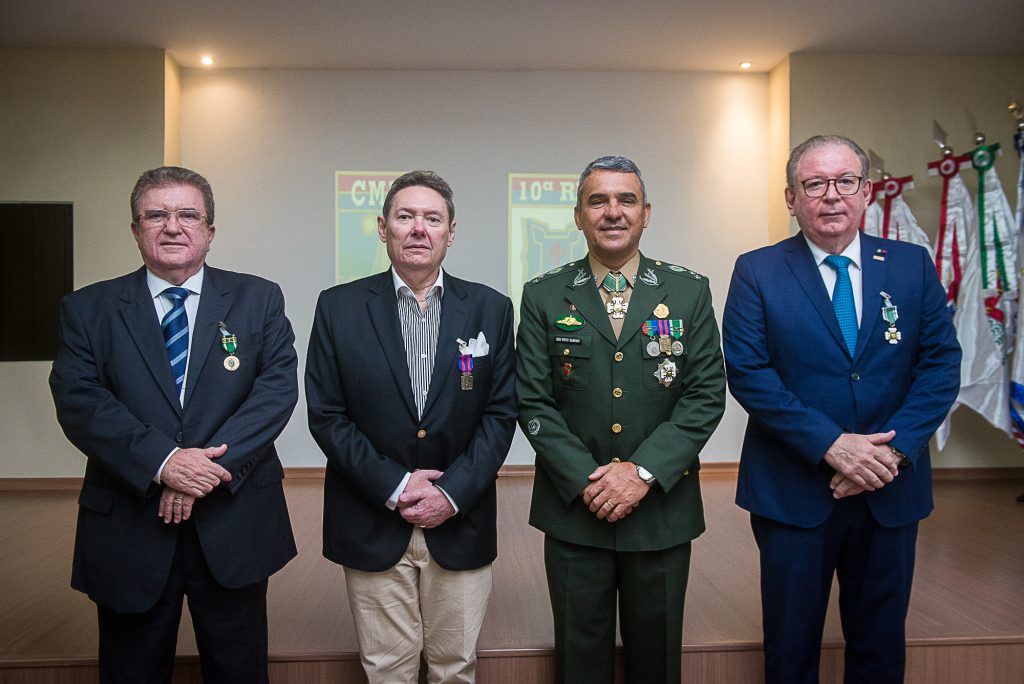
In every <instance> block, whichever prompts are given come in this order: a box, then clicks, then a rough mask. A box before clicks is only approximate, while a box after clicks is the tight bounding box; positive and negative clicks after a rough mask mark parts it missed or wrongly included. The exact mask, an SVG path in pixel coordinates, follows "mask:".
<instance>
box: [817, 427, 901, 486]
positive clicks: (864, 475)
mask: <svg viewBox="0 0 1024 684" xmlns="http://www.w3.org/2000/svg"><path fill="white" fill-rule="evenodd" d="M895 436H896V431H895V430H890V431H888V432H876V433H874V434H870V435H861V434H855V433H844V434H842V435H840V436H839V437H838V438H837V439H836V441H835V442H833V443H832V446H831V447H829V450H828V451H827V452H825V462H826V463H828V464H829V465H830V466H832V467H833V468H834V469H835V471H836V474H835V475H834V476H833V477H832V481H831V482H830V483H829V487H831V489H832V496H833V497H834V498H836V499H841V498H843V497H845V496H854V495H856V494H860V493H862V492H873V491H875V490H876V489H881V488H882V487H884V486H885V485H886V484H888V483H889V482H892V481H893V479H895V478H896V476H897V475H899V472H900V471H899V462H900V457H899V456H898V455H896V454H895V453H893V451H892V450H891V449H890V448H889V442H891V441H892V439H893V438H894V437H895Z"/></svg>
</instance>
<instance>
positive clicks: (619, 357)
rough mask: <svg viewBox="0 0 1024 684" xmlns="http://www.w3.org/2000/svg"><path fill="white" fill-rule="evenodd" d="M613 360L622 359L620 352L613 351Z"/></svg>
mask: <svg viewBox="0 0 1024 684" xmlns="http://www.w3.org/2000/svg"><path fill="white" fill-rule="evenodd" d="M615 360H616V361H621V360H622V352H615Z"/></svg>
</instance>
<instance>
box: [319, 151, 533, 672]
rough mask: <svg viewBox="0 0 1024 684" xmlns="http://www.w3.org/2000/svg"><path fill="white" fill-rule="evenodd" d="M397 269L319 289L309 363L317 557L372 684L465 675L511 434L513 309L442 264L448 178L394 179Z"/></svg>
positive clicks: (421, 174)
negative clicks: (317, 481)
mask: <svg viewBox="0 0 1024 684" xmlns="http://www.w3.org/2000/svg"><path fill="white" fill-rule="evenodd" d="M377 227H378V233H379V237H380V239H381V241H382V242H383V243H384V244H385V245H386V247H387V253H388V258H389V259H390V260H391V268H390V269H388V270H387V271H385V272H383V273H379V274H377V275H373V276H370V277H368V278H362V279H360V280H356V281H354V282H351V283H346V284H343V285H337V286H335V287H332V288H330V289H327V290H324V292H322V293H321V295H320V299H319V301H318V302H317V306H316V317H315V319H314V321H313V332H312V334H311V335H310V340H309V354H308V356H307V360H306V404H307V406H308V409H309V429H310V432H311V433H312V434H313V437H314V439H316V442H317V444H318V445H319V446H320V448H321V449H322V450H323V452H324V455H325V456H326V457H327V472H326V479H325V480H324V529H323V537H324V547H323V552H324V556H325V557H327V558H328V559H329V560H332V561H334V562H335V563H339V564H341V565H343V566H344V568H345V584H346V589H347V591H348V599H349V605H350V607H351V609H352V616H353V619H354V621H355V626H356V636H357V638H358V641H359V653H360V658H361V660H362V663H363V668H364V670H365V671H366V675H367V679H368V681H369V684H378V683H379V684H398V683H400V682H407V683H409V684H413V683H415V682H416V681H417V679H418V674H419V669H420V655H421V653H422V654H423V655H424V656H425V659H426V662H427V679H428V680H429V681H431V682H446V683H447V682H452V683H466V682H472V681H474V678H475V672H476V642H477V635H478V634H479V632H480V627H481V625H482V624H483V617H484V613H485V611H486V608H487V600H488V597H489V596H490V592H491V562H492V561H493V560H494V558H495V556H496V555H497V529H496V526H497V522H496V520H497V497H496V490H495V478H496V477H497V474H498V468H500V467H501V464H502V462H503V461H504V460H505V456H506V455H507V454H508V450H509V446H510V445H511V443H512V434H513V431H514V430H515V418H516V399H515V349H514V347H513V337H512V335H513V326H512V302H511V301H510V300H509V298H508V297H506V296H504V295H502V294H499V293H498V292H496V291H494V290H492V289H491V288H489V287H486V286H485V285H480V284H478V283H471V282H468V281H465V280H461V279H459V278H456V277H455V276H453V275H452V274H451V273H449V272H447V271H446V270H443V269H442V268H441V262H442V261H443V259H444V256H445V254H446V252H447V250H448V247H449V246H450V245H451V244H452V242H453V241H454V239H455V203H454V199H453V194H452V190H451V187H450V186H449V185H448V183H447V182H445V180H444V179H443V178H441V177H440V176H438V175H437V174H435V173H433V172H430V171H412V172H410V173H407V174H404V175H403V176H400V177H399V178H397V179H396V180H395V181H394V183H392V185H391V188H390V190H389V191H388V194H387V196H386V197H385V198H384V206H383V212H382V215H381V216H380V217H379V218H378V220H377Z"/></svg>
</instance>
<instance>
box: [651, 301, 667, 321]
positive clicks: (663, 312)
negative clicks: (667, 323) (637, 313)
mask: <svg viewBox="0 0 1024 684" xmlns="http://www.w3.org/2000/svg"><path fill="white" fill-rule="evenodd" d="M654 315H655V316H657V317H658V318H665V317H666V316H668V307H667V306H665V305H664V304H658V306H656V307H654Z"/></svg>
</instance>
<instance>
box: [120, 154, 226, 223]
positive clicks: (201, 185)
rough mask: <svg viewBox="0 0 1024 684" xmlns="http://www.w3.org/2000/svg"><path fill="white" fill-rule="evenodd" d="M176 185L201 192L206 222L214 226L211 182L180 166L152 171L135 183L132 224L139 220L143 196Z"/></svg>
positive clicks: (164, 167) (162, 167)
mask: <svg viewBox="0 0 1024 684" xmlns="http://www.w3.org/2000/svg"><path fill="white" fill-rule="evenodd" d="M176 185H188V186H191V187H193V188H195V189H196V190H198V191H199V194H201V195H202V196H203V204H204V205H205V206H204V207H203V213H204V214H206V222H207V223H209V224H211V225H212V224H213V188H211V187H210V182H209V181H207V180H206V179H205V178H203V177H202V176H200V175H199V174H198V173H196V172H195V171H192V170H189V169H185V168H182V167H180V166H161V167H160V168H157V169H150V170H149V171H146V172H145V173H143V174H142V175H141V176H139V180H137V181H135V189H134V190H132V199H131V203H132V222H135V221H137V220H138V218H139V200H141V199H142V194H143V193H144V192H146V191H147V190H149V189H150V188H168V187H173V186H176Z"/></svg>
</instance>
